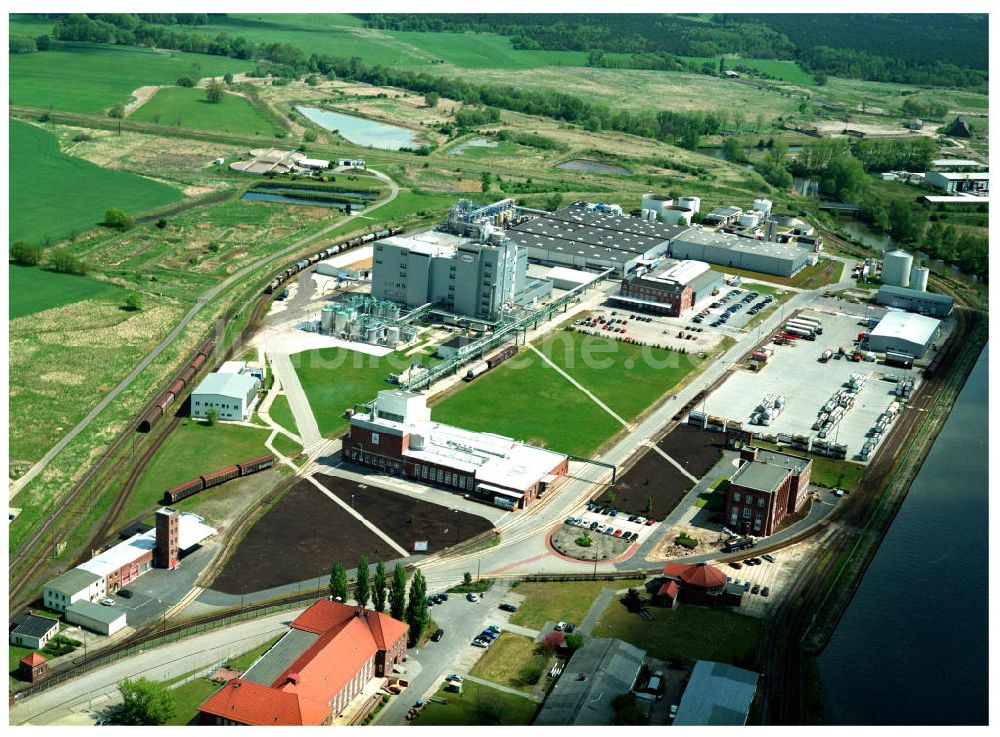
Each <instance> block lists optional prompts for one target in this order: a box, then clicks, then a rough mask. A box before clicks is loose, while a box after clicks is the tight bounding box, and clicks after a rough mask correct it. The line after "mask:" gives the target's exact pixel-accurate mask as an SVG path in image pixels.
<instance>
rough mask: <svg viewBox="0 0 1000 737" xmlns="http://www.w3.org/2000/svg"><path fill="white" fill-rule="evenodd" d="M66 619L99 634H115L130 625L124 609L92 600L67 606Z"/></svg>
mask: <svg viewBox="0 0 1000 737" xmlns="http://www.w3.org/2000/svg"><path fill="white" fill-rule="evenodd" d="M66 621H67V622H69V623H70V624H78V625H80V626H81V627H86V628H87V629H88V630H90V631H91V632H96V633H97V634H99V635H113V634H114V633H115V632H117V631H118V630H121V629H124V628H125V627H126V626H127V625H128V621H127V619H126V617H125V612H124V611H123V610H121V609H119V608H117V607H114V606H104V605H102V604H95V603H93V602H91V601H78V602H76V603H75V604H72V605H70V606H68V607H66Z"/></svg>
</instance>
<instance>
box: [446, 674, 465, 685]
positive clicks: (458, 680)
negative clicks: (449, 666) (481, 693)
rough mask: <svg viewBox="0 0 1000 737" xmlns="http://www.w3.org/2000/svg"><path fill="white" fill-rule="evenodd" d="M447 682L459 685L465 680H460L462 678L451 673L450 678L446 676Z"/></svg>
mask: <svg viewBox="0 0 1000 737" xmlns="http://www.w3.org/2000/svg"><path fill="white" fill-rule="evenodd" d="M448 680H449V681H454V682H455V683H461V682H462V681H463V680H465V679H464V678H462V676H460V675H458V673H452V674H451V675H450V676H448Z"/></svg>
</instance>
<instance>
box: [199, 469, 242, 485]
mask: <svg viewBox="0 0 1000 737" xmlns="http://www.w3.org/2000/svg"><path fill="white" fill-rule="evenodd" d="M239 475H240V469H239V467H238V466H226V467H225V468H220V469H219V470H218V471H212V473H206V474H205V475H204V476H202V477H201V478H202V480H204V482H205V488H206V489H210V488H211V487H213V486H218V485H219V484H224V483H226V482H227V481H232V480H233V479H235V478H236V477H238V476H239Z"/></svg>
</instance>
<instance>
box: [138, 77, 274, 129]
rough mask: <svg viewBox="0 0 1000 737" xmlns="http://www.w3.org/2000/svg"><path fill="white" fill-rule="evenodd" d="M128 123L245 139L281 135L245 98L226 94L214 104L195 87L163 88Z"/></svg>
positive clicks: (202, 91)
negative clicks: (147, 124) (235, 136)
mask: <svg viewBox="0 0 1000 737" xmlns="http://www.w3.org/2000/svg"><path fill="white" fill-rule="evenodd" d="M129 120H133V121H136V122H139V123H154V124H158V125H171V126H174V127H177V128H192V129H195V130H204V131H214V132H218V133H232V134H237V135H246V136H269V135H274V134H275V133H277V132H278V129H277V128H276V127H275V125H274V123H272V122H271V121H270V120H268V119H267V118H266V117H264V115H262V114H261V113H260V112H259V111H258V110H257V109H256V108H254V106H253V105H251V104H250V101H249V100H247V99H246V98H244V97H241V96H239V95H235V94H232V93H229V92H227V93H226V94H224V95H223V96H222V100H221V102H218V103H213V102H210V101H209V100H208V98H207V97H206V96H205V90H204V89H200V88H196V87H164V88H163V89H161V90H159V91H158V92H157V93H156V94H155V95H153V97H152V98H151V99H150V100H149V101H148V102H146V103H145V104H144V105H142V106H141V107H139V108H138V109H136V110H135V112H133V113H132V114H131V115H129Z"/></svg>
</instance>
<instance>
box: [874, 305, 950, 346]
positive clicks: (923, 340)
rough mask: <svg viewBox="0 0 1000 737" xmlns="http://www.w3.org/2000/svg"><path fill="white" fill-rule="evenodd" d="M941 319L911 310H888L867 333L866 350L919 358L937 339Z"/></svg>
mask: <svg viewBox="0 0 1000 737" xmlns="http://www.w3.org/2000/svg"><path fill="white" fill-rule="evenodd" d="M940 328H941V321H940V320H935V319H934V318H933V317H926V316H925V315H917V314H915V313H913V312H900V311H897V310H892V311H889V312H887V313H886V314H885V317H883V318H882V319H881V320H879V323H878V325H876V326H875V328H874V329H873V330H872V331H871V332H870V333H869V334H868V350H871V351H876V352H879V353H884V352H885V351H895V352H898V353H906V354H908V355H910V356H913V357H914V358H920V357H921V356H923V355H924V353H926V352H927V348H928V347H929V346H930V345H931V343H933V342H934V340H935V339H937V337H938V335H939V331H940Z"/></svg>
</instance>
